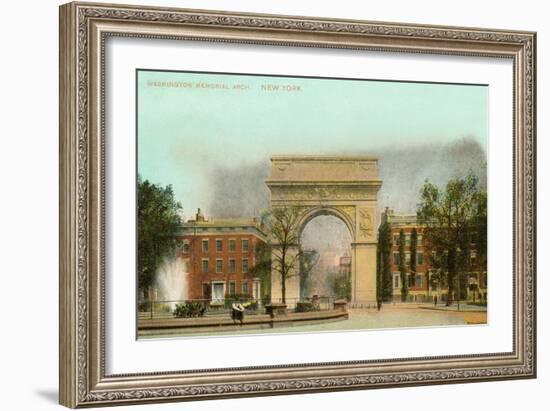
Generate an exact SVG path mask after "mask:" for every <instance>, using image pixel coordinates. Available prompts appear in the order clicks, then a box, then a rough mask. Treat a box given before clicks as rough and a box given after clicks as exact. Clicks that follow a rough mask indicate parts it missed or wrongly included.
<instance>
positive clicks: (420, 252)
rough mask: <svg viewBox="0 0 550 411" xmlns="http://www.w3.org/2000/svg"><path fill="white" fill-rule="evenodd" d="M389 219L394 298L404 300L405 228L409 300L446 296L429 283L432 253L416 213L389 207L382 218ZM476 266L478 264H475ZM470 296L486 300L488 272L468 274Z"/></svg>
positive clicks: (444, 291)
mask: <svg viewBox="0 0 550 411" xmlns="http://www.w3.org/2000/svg"><path fill="white" fill-rule="evenodd" d="M385 219H386V220H387V221H388V222H389V223H390V226H391V240H392V245H391V273H392V289H393V298H394V300H396V301H399V300H400V299H401V275H400V272H399V233H400V231H401V230H403V233H404V234H405V267H406V268H407V282H408V288H409V300H411V301H418V302H423V301H428V300H432V299H433V297H434V296H435V295H437V296H438V298H439V299H440V301H441V299H442V298H443V299H444V298H445V296H446V294H447V289H440V288H439V289H435V290H433V289H432V287H431V286H430V284H429V282H430V280H429V277H430V272H431V267H430V264H429V255H428V251H427V250H426V246H425V244H424V242H423V238H422V237H423V235H422V231H423V228H422V226H421V225H419V224H418V223H417V221H416V214H394V212H393V210H392V209H390V208H386V210H385V212H384V213H382V221H384V220H385ZM413 228H416V232H417V243H416V275H415V278H414V281H413V278H412V275H411V274H410V261H411V234H412V231H413ZM475 257H476V256H475V252H472V255H471V258H472V261H475ZM474 265H475V264H474ZM467 275H468V279H467V280H468V299H472V300H473V299H486V298H487V275H486V273H484V272H471V273H468V274H467Z"/></svg>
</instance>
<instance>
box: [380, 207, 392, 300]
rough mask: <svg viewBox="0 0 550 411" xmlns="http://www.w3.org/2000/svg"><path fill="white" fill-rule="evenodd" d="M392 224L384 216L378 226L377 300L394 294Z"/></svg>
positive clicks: (389, 298) (387, 298)
mask: <svg viewBox="0 0 550 411" xmlns="http://www.w3.org/2000/svg"><path fill="white" fill-rule="evenodd" d="M391 245H392V238H391V225H390V223H389V222H388V221H387V218H385V217H384V218H383V220H382V223H381V224H380V227H378V243H377V245H376V255H377V264H376V274H377V275H376V279H377V281H376V292H377V293H376V296H377V300H381V301H390V300H391V298H392V296H393V289H392V275H391Z"/></svg>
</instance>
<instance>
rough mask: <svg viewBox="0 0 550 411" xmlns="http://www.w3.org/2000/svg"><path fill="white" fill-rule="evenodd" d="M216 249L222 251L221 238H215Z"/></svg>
mask: <svg viewBox="0 0 550 411" xmlns="http://www.w3.org/2000/svg"><path fill="white" fill-rule="evenodd" d="M216 251H217V252H218V253H221V252H222V251H223V241H222V240H221V239H217V240H216Z"/></svg>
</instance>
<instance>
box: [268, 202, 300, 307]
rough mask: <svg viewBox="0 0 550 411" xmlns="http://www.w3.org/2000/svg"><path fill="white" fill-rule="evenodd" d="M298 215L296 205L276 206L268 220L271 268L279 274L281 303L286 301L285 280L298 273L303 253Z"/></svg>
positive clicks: (298, 211)
mask: <svg viewBox="0 0 550 411" xmlns="http://www.w3.org/2000/svg"><path fill="white" fill-rule="evenodd" d="M299 217H300V210H299V209H298V208H297V207H277V208H275V209H273V210H272V212H271V216H270V221H269V234H270V235H269V238H270V242H271V251H272V252H271V270H272V273H276V275H278V276H279V279H280V282H281V297H282V301H283V303H286V282H287V280H288V279H289V278H291V277H294V276H296V275H299V273H300V270H299V264H300V259H301V257H302V255H303V253H304V252H303V250H302V249H301V247H300V238H299V233H298V224H299Z"/></svg>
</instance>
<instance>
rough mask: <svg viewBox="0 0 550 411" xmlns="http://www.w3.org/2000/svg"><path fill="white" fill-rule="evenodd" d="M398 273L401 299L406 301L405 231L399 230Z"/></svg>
mask: <svg viewBox="0 0 550 411" xmlns="http://www.w3.org/2000/svg"><path fill="white" fill-rule="evenodd" d="M399 274H400V277H401V301H403V302H405V301H407V296H408V295H409V284H408V279H407V269H406V268H405V232H404V231H403V229H401V230H399Z"/></svg>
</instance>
